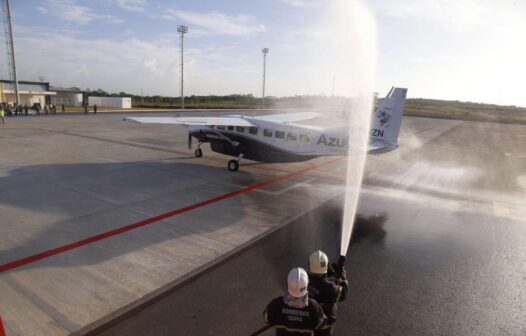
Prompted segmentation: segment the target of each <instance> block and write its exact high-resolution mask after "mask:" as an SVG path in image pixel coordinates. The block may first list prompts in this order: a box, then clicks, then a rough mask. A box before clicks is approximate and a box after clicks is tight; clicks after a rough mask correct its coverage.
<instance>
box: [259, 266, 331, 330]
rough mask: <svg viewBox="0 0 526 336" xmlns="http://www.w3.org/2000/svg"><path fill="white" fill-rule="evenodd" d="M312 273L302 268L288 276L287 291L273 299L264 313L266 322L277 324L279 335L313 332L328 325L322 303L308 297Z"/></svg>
mask: <svg viewBox="0 0 526 336" xmlns="http://www.w3.org/2000/svg"><path fill="white" fill-rule="evenodd" d="M308 285H309V276H308V275H307V272H305V270H304V269H303V268H301V267H297V268H293V269H292V270H291V271H290V272H289V275H288V277H287V293H286V294H285V295H284V296H280V297H277V298H275V299H274V300H272V301H271V302H270V303H269V304H268V306H267V308H266V309H265V311H264V313H263V320H264V322H265V323H267V324H269V325H271V326H275V327H276V336H286V335H294V336H296V335H297V336H301V335H312V334H313V331H315V330H318V329H320V328H323V327H325V325H326V323H327V317H326V316H325V314H324V313H323V309H322V308H321V306H320V305H319V304H318V303H317V302H316V301H315V300H313V299H310V298H309V295H308V290H307V287H308Z"/></svg>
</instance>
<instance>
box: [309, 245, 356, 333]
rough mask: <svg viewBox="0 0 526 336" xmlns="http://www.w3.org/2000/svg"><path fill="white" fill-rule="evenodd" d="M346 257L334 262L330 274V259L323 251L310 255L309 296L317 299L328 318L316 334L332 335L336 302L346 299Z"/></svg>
mask: <svg viewBox="0 0 526 336" xmlns="http://www.w3.org/2000/svg"><path fill="white" fill-rule="evenodd" d="M343 261H344V257H341V258H340V259H339V262H337V263H334V264H332V265H331V266H332V269H331V270H330V273H329V274H328V268H329V259H328V258H327V255H326V254H325V253H323V252H322V251H316V252H314V253H313V254H311V255H310V257H309V297H311V298H312V299H314V300H316V301H317V302H318V303H319V304H320V305H321V306H322V308H323V312H324V313H325V315H326V316H327V318H328V322H327V324H326V325H325V327H324V328H322V329H320V330H318V331H316V332H315V333H314V335H316V336H330V335H332V332H333V325H334V322H336V311H337V307H336V303H337V302H341V301H343V300H345V297H346V296H347V289H348V287H349V286H348V283H347V279H346V274H345V270H344V269H343Z"/></svg>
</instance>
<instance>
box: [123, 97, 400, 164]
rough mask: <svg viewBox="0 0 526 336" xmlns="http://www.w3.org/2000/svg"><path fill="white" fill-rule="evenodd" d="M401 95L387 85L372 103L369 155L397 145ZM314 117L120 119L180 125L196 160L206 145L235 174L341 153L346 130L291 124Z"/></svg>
mask: <svg viewBox="0 0 526 336" xmlns="http://www.w3.org/2000/svg"><path fill="white" fill-rule="evenodd" d="M406 96H407V89H405V88H397V87H392V88H391V90H390V91H389V93H388V94H387V96H386V97H385V98H381V99H378V102H377V104H376V105H377V106H376V107H375V109H374V111H373V114H372V118H373V120H372V123H371V129H370V136H369V144H368V148H367V152H368V153H369V154H382V153H387V152H390V151H392V150H394V149H396V148H397V147H398V135H399V133H400V127H401V123H402V115H403V111H404V106H405V99H406ZM319 115H320V114H319V113H315V112H297V113H286V114H270V115H262V116H252V117H248V116H244V115H226V116H220V117H125V118H123V121H129V122H136V123H147V124H151V123H154V124H176V125H185V126H186V127H187V129H188V148H189V149H191V148H192V137H194V138H196V139H197V140H198V145H197V148H196V149H195V152H194V154H195V156H196V157H202V156H203V151H202V150H201V145H202V144H203V143H207V142H208V143H210V148H211V149H212V151H214V152H217V153H221V154H225V155H229V156H234V157H236V158H235V159H234V160H230V161H229V162H228V165H227V168H228V170H230V171H237V170H238V169H239V162H240V161H241V159H242V158H246V159H249V160H254V161H259V162H265V163H278V162H299V161H307V160H311V159H314V158H316V157H320V156H338V155H346V154H347V147H348V145H349V144H348V142H349V135H348V134H349V126H341V127H335V128H322V127H317V126H309V125H303V124H298V123H297V122H298V121H303V120H308V119H312V118H315V117H318V116H319Z"/></svg>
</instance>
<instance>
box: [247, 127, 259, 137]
mask: <svg viewBox="0 0 526 336" xmlns="http://www.w3.org/2000/svg"><path fill="white" fill-rule="evenodd" d="M248 133H250V134H256V135H257V134H258V128H257V127H249V128H248Z"/></svg>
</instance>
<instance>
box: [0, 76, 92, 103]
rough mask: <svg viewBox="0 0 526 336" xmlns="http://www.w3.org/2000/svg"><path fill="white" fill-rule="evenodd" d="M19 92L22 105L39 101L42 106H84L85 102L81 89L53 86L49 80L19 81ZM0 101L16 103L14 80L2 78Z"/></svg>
mask: <svg viewBox="0 0 526 336" xmlns="http://www.w3.org/2000/svg"><path fill="white" fill-rule="evenodd" d="M18 94H19V96H20V104H21V105H26V104H27V105H29V106H32V105H33V104H35V103H37V104H40V105H41V106H44V105H45V104H53V105H62V104H64V105H65V106H82V103H83V94H82V91H81V90H76V89H66V88H57V87H52V86H50V85H49V83H48V82H30V81H18ZM0 101H1V102H6V103H11V104H14V103H15V101H16V95H15V89H14V85H13V82H12V81H10V80H5V79H0Z"/></svg>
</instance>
